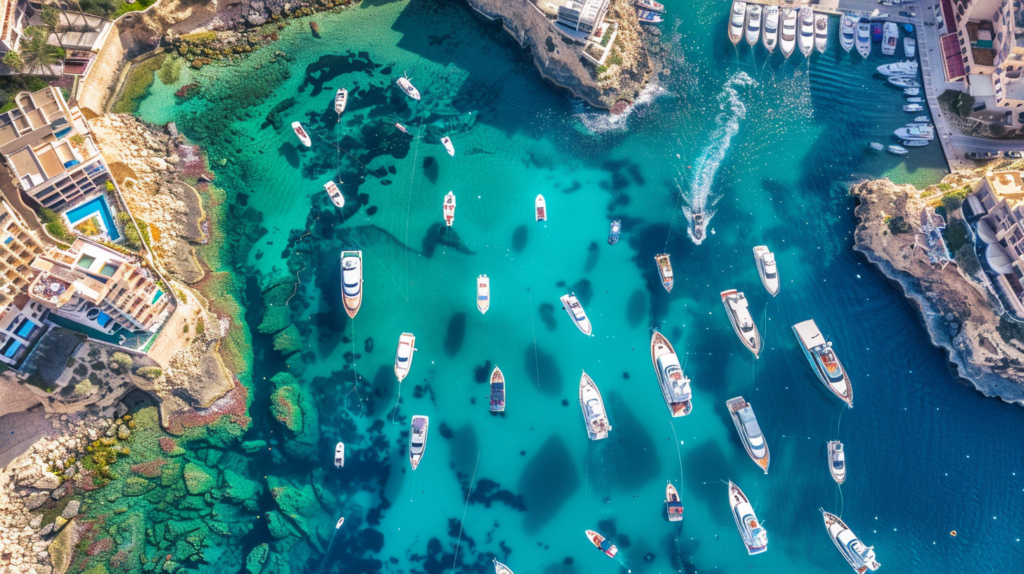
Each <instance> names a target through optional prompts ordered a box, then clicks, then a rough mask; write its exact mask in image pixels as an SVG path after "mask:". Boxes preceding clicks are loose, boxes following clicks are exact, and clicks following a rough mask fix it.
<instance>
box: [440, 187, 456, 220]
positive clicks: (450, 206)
mask: <svg viewBox="0 0 1024 574" xmlns="http://www.w3.org/2000/svg"><path fill="white" fill-rule="evenodd" d="M442 209H443V211H444V222H445V223H447V224H448V227H451V226H452V224H453V223H455V194H454V193H452V192H450V191H449V192H448V195H446V196H444V206H443V208H442Z"/></svg>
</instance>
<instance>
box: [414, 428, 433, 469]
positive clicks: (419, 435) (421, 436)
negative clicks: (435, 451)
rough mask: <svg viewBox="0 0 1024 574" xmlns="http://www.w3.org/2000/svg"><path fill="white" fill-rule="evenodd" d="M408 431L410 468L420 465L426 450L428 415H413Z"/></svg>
mask: <svg viewBox="0 0 1024 574" xmlns="http://www.w3.org/2000/svg"><path fill="white" fill-rule="evenodd" d="M409 430H410V432H409V464H411V465H412V469H413V470H416V467H417V466H419V465H420V461H421V460H422V459H423V454H424V453H426V451H427V431H428V430H430V417H428V416H425V415H414V416H413V417H412V424H411V425H410V429H409Z"/></svg>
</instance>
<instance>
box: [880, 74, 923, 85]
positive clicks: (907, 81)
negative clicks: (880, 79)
mask: <svg viewBox="0 0 1024 574" xmlns="http://www.w3.org/2000/svg"><path fill="white" fill-rule="evenodd" d="M886 81H887V82H889V83H890V84H892V85H894V86H896V87H897V88H920V87H921V82H918V81H917V78H914V77H912V76H889V78H888V79H887V80H886Z"/></svg>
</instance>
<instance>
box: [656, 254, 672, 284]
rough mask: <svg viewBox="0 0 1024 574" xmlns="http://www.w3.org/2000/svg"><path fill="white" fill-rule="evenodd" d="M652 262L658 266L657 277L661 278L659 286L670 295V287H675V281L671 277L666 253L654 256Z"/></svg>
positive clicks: (670, 265)
mask: <svg viewBox="0 0 1024 574" xmlns="http://www.w3.org/2000/svg"><path fill="white" fill-rule="evenodd" d="M654 261H655V262H657V264H658V276H659V277H661V286H662V287H664V288H665V290H666V291H668V292H669V293H671V292H672V286H673V285H675V279H673V277H672V261H670V260H669V256H668V253H662V254H660V255H655V256H654Z"/></svg>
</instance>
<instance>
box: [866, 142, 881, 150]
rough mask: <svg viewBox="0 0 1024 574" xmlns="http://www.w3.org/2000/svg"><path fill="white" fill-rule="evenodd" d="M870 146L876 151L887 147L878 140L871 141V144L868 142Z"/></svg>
mask: <svg viewBox="0 0 1024 574" xmlns="http://www.w3.org/2000/svg"><path fill="white" fill-rule="evenodd" d="M868 147H870V148H871V149H873V150H875V151H882V150H884V149H885V146H884V145H882V144H880V143H878V142H871V143H870V144H868Z"/></svg>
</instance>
